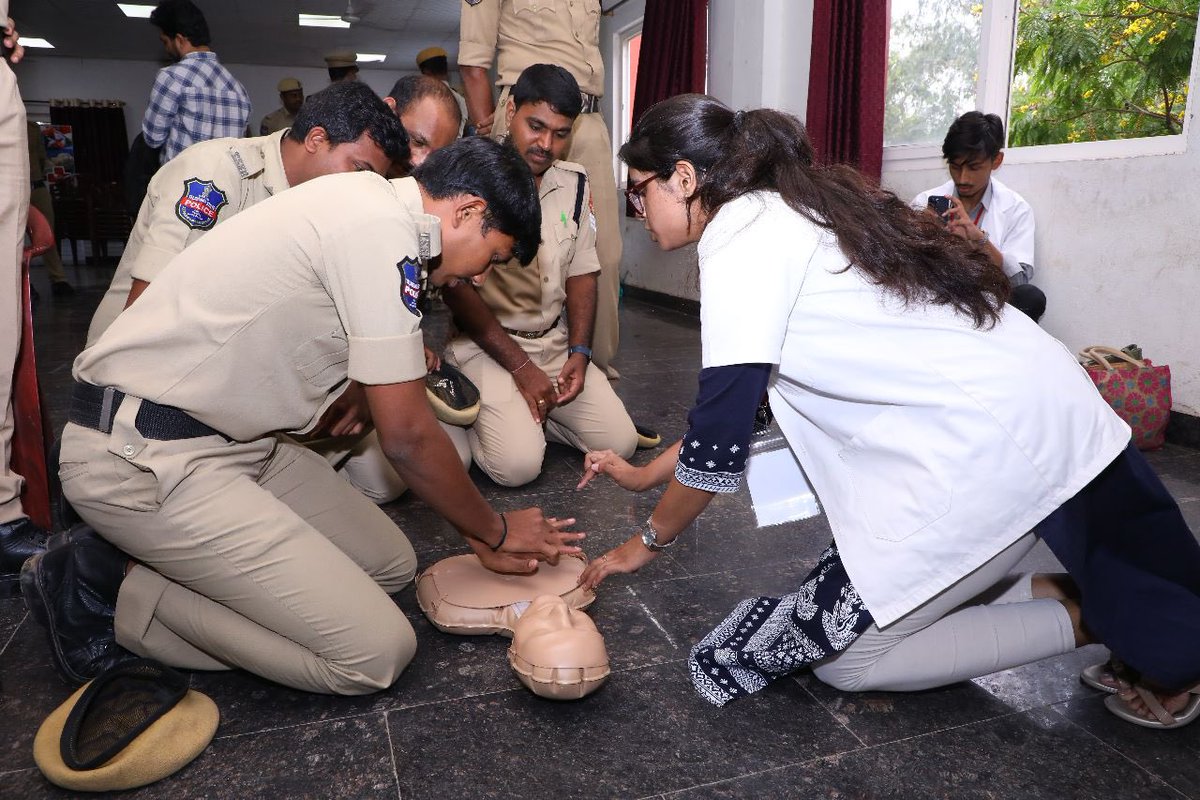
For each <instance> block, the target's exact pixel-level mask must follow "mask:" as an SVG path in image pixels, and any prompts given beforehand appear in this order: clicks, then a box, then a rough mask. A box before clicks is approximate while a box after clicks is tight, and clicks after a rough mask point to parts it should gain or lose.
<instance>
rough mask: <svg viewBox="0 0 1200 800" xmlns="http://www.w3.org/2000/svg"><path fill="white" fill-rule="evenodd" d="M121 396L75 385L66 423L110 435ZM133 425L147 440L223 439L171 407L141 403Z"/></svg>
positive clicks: (116, 391)
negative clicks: (209, 437)
mask: <svg viewBox="0 0 1200 800" xmlns="http://www.w3.org/2000/svg"><path fill="white" fill-rule="evenodd" d="M124 399H125V393H124V392H122V391H121V390H120V389H114V388H113V387H111V386H109V387H104V386H92V385H91V384H90V383H76V384H75V388H74V390H73V391H72V392H71V410H70V412H69V413H68V414H67V419H68V420H69V421H71V422H74V423H75V424H76V425H82V426H83V427H85V428H91V429H92V430H94V431H100V432H101V433H112V426H113V417H115V416H116V415H117V409H118V408H120V407H121V401H122V400H124ZM133 425H134V427H136V428H137V429H138V433H140V434H142V436H145V437H146V438H147V439H155V440H157V441H160V442H170V441H174V440H176V439H196V438H198V437H200V436H224V434H222V433H221V432H220V431H218V430H215V429H213V428H210V427H208V426H207V425H205V424H204V423H203V422H201V421H200V420H198V419H196V418H195V417H193V416H192V415H191V414H188V413H187V412H186V411H181V410H179V409H178V408H173V407H171V406H161V405H159V404H158V403H152V402H150V401H149V400H143V401H142V405H141V406H140V407H139V408H138V412H137V416H136V417H135V418H134V420H133ZM226 438H227V437H226Z"/></svg>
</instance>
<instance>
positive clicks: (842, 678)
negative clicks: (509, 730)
mask: <svg viewBox="0 0 1200 800" xmlns="http://www.w3.org/2000/svg"><path fill="white" fill-rule="evenodd" d="M621 157H622V159H623V160H624V161H625V162H626V163H627V164H628V165H629V168H630V179H631V183H632V188H631V189H630V190H629V192H628V196H629V199H630V201H631V203H633V205H634V207H635V208H636V209H637V210H638V211H639V212H640V213H641V214H642V215H643V216H644V217H645V221H646V227H647V229H648V230H649V232H650V235H651V237H652V238H653V239H655V241H657V242H658V244H659V246H660V247H661V248H662V249H664V250H673V249H676V248H679V247H683V246H684V245H687V244H691V243H696V244H697V245H698V254H699V262H700V289H701V339H702V344H703V364H702V366H703V369H702V371H701V374H700V389H699V395H698V399H697V403H696V406H695V407H694V408H693V410H692V412H691V413H690V415H689V420H688V421H689V429H688V433H687V434H686V435H685V436H684V438H683V439H682V440H681V442H680V445H679V447H677V448H671V449H670V451H669V452H668V453H667V454H664V456H661V457H660V458H659V459H657V460H656V461H655V462H654V463H652V464H651V465H649V466H648V467H646V468H643V469H641V470H637V469H634V468H632V467H629V465H627V464H625V463H624V462H621V461H619V460H618V459H614V458H613V457H612V456H611V455H608V454H598V453H593V454H589V455H588V456H587V459H588V460H587V461H586V462H585V466H586V467H587V468H588V470H590V474H595V473H598V472H605V473H609V474H611V475H612V476H613V477H614V478H616V479H617V480H618V482H620V483H623V485H628V486H630V487H635V486H636V487H637V488H641V487H644V486H646V485H649V484H652V483H658V482H665V483H667V484H668V486H667V489H666V492H665V493H664V495H663V497H662V500H661V501H660V502H659V504H658V506H657V507H656V508H655V510H654V512H653V514H652V515H651V516H650V518H649V519H648V520H647V521H646V523H645V524H644V525H643V526H642V528H641V529H640V530H639V531H637V532H636V533H635V534H634V535H633V536H632V537H631V538H630V539H629V540H628V541H627V542H625V543H624V544H622V545H620V546H619V547H617V548H615V549H613V550H612V551H610V552H609V553H607V554H605V555H604V556H602V557H601V558H600V559H598V560H596V561H594V562H593V563H592V564H591V565H590V566H589V568H588V570H587V571H586V572H585V573H584V575H583V578H582V580H583V582H584V583H586V584H587V585H590V586H594V585H596V584H598V583H599V582H600V581H602V580H604V579H605V578H606V577H607V576H608V575H610V574H613V573H614V572H630V571H633V570H636V569H638V568H640V567H642V566H645V565H646V564H647V563H649V562H650V561H651V560H652V559H653V558H654V557H655V556H656V555H657V554H658V552H659V551H660V550H661V549H662V548H664V547H669V546H670V544H671V543H672V542H673V540H674V539H675V537H677V536H678V535H679V534H680V533H681V532H682V531H683V530H684V528H686V527H687V526H688V525H689V524H690V523H691V522H692V520H693V519H695V518H696V516H697V515H699V514H700V512H701V511H702V510H703V509H704V508H705V506H706V505H707V504H708V502H709V500H710V499H711V497H712V495H713V494H714V493H716V492H723V491H734V490H736V489H737V487H738V485H739V483H740V478H741V473H742V471H743V470H744V467H745V458H746V454H747V451H748V445H749V439H750V431H751V427H752V424H753V419H754V412H755V409H756V408H757V406H758V402H759V400H760V399H761V397H762V394H763V392H764V390H767V389H768V388H769V395H770V401H771V407H772V409H773V411H774V413H775V416H776V418H777V420H778V422H779V425H780V427H781V429H782V430H783V433H784V435H785V437H786V439H787V441H788V444H789V445H790V447H791V448H792V450H793V452H794V453H795V454H796V456H797V458H798V459H799V461H800V463H801V464H802V465H803V467H804V469H805V472H806V474H807V476H808V478H809V480H810V482H811V483H812V486H813V489H814V490H815V492H816V494H817V496H818V498H819V499H820V501H821V504H822V506H823V508H824V510H825V513H826V515H827V517H828V519H829V523H830V526H831V528H832V530H833V535H834V545H833V546H831V547H830V549H829V550H828V551H827V552H826V553H825V555H824V556H823V557H822V559H821V562H820V563H819V564H818V566H817V568H816V569H815V570H814V571H813V574H812V575H811V576H810V580H808V581H806V582H805V584H804V585H803V586H802V587H801V588H800V590H799V591H798V592H797V593H795V594H793V595H789V596H787V597H785V598H754V599H752V600H748V601H746V602H745V603H743V604H742V605H741V606H739V607H738V609H737V610H736V611H735V612H734V614H732V615H731V616H730V617H729V619H727V620H726V621H725V622H724V623H723V624H722V625H721V626H720V627H718V628H717V629H716V630H714V631H713V633H712V634H710V635H709V636H708V637H706V638H705V640H704V641H702V642H701V643H700V644H699V645H697V647H696V648H695V650H694V651H693V658H692V664H691V666H692V677H693V681H694V683H695V684H696V687H697V689H698V690H699V691H700V693H701V694H702V695H703V696H705V697H706V698H707V699H709V700H710V701H712V702H714V703H718V704H723V703H724V702H728V700H730V699H733V698H735V697H738V696H741V695H742V694H745V693H749V692H752V691H755V690H757V689H758V688H761V687H762V686H763V685H765V684H766V683H767V682H768V681H769V680H771V679H772V678H774V677H778V675H780V674H784V673H786V672H787V671H790V670H791V669H795V668H797V667H799V666H803V665H807V664H811V665H813V671H814V673H815V674H816V675H817V677H818V678H820V679H821V680H823V681H826V682H827V683H830V684H831V685H834V686H837V687H838V688H842V689H846V690H867V689H882V690H899V691H903V690H917V689H924V688H929V687H932V686H939V685H944V684H947V683H951V682H954V681H959V680H963V679H967V678H971V677H975V676H977V675H981V674H986V673H989V672H993V671H996V670H1000V669H1006V668H1009V667H1012V666H1015V665H1017V664H1022V663H1026V662H1029V661H1033V660H1036V659H1039V658H1044V657H1047V656H1051V655H1056V654H1059V653H1063V652H1066V651H1068V650H1070V649H1072V648H1074V647H1076V646H1078V645H1081V644H1086V643H1088V642H1091V641H1094V640H1095V641H1102V642H1104V643H1105V644H1107V645H1108V646H1109V647H1110V649H1112V650H1113V652H1114V654H1115V655H1117V656H1118V657H1120V658H1121V659H1122V660H1123V661H1124V662H1125V663H1127V664H1129V665H1131V666H1132V667H1134V668H1136V669H1139V670H1140V671H1141V672H1142V674H1143V675H1144V676H1145V679H1144V684H1145V686H1144V687H1143V686H1140V685H1139V687H1138V688H1139V689H1141V690H1142V693H1141V694H1135V693H1134V691H1133V690H1132V689H1131V690H1130V691H1129V692H1127V693H1126V694H1125V695H1123V696H1121V697H1114V698H1111V701H1110V708H1112V709H1113V710H1114V711H1115V712H1117V713H1122V714H1123V715H1125V716H1126V717H1127V718H1130V719H1132V720H1135V721H1140V722H1142V723H1144V724H1147V725H1152V726H1163V725H1166V726H1174V725H1177V724H1181V723H1184V724H1185V723H1186V722H1189V721H1191V720H1192V719H1194V718H1195V717H1197V716H1200V695H1195V694H1192V693H1191V691H1190V687H1192V686H1193V685H1194V684H1196V682H1197V681H1200V627H1198V626H1200V546H1198V545H1197V543H1196V541H1195V539H1194V537H1193V536H1192V535H1191V533H1190V531H1189V530H1188V529H1187V526H1186V525H1185V524H1184V522H1183V520H1182V517H1181V516H1180V515H1179V512H1178V508H1177V507H1176V506H1175V505H1174V501H1173V500H1171V499H1170V496H1169V495H1168V494H1167V493H1166V491H1165V490H1163V489H1162V486H1161V484H1160V483H1159V482H1158V480H1157V478H1156V477H1155V476H1154V474H1153V472H1152V471H1151V470H1150V469H1149V467H1147V466H1146V464H1145V461H1144V460H1143V459H1142V458H1141V456H1140V454H1139V453H1138V452H1137V451H1136V450H1135V449H1133V448H1132V447H1131V446H1129V439H1130V433H1129V429H1128V427H1127V426H1126V425H1125V423H1124V422H1122V421H1121V420H1120V419H1119V418H1118V417H1117V416H1116V414H1114V413H1113V412H1112V410H1111V409H1110V408H1109V407H1108V406H1107V405H1106V404H1105V403H1104V401H1103V400H1102V399H1101V398H1100V396H1099V394H1098V393H1097V392H1096V390H1095V387H1094V386H1093V385H1092V383H1091V382H1090V380H1089V379H1088V377H1087V375H1086V373H1085V372H1084V371H1083V370H1082V369H1081V368H1080V367H1079V365H1078V364H1077V363H1076V362H1075V359H1074V357H1073V356H1072V354H1071V353H1070V352H1068V351H1067V350H1066V349H1065V348H1064V347H1063V346H1062V345H1061V344H1060V343H1059V342H1058V341H1057V340H1055V339H1053V338H1052V337H1050V336H1049V335H1047V334H1046V333H1045V332H1043V331H1042V330H1041V329H1040V328H1039V327H1038V326H1037V325H1036V324H1034V323H1033V322H1031V321H1030V320H1029V319H1028V318H1027V317H1025V316H1024V315H1023V314H1020V313H1018V312H1014V311H1012V310H1010V309H1009V308H1008V307H1006V306H1005V305H1004V301H1005V299H1006V297H1007V291H1008V284H1007V281H1006V279H1005V277H1004V275H1002V274H1001V273H1000V272H999V271H998V270H995V269H994V268H993V267H992V266H991V265H990V263H989V262H988V260H987V258H986V257H985V256H984V255H983V254H982V253H981V252H979V251H977V250H976V249H975V246H974V245H972V244H971V243H968V242H965V241H963V240H962V239H959V238H957V237H954V236H951V235H949V234H946V233H945V232H944V231H943V230H941V228H940V225H939V223H938V221H937V220H936V219H934V218H932V217H931V216H929V215H924V214H920V213H918V212H914V211H912V210H911V209H909V208H908V206H907V205H906V204H904V203H903V202H901V201H900V200H899V199H897V198H896V197H895V196H893V195H891V194H890V193H887V192H883V191H880V190H879V189H877V188H875V187H873V186H869V185H868V184H866V183H865V182H864V181H863V179H862V178H861V176H859V175H858V174H857V173H856V172H855V171H853V170H851V169H849V168H846V167H823V166H819V165H814V161H813V153H812V148H811V145H810V143H809V141H808V139H807V136H806V134H805V132H804V129H803V126H802V125H801V124H800V122H799V121H798V120H797V119H795V118H794V117H792V116H790V115H787V114H783V113H781V112H777V111H772V110H769V109H760V110H755V111H750V112H742V111H739V112H736V113H735V112H733V111H731V110H730V109H728V108H726V107H725V106H724V105H722V104H721V103H720V102H719V101H717V100H715V99H713V98H711V97H706V96H702V95H683V96H679V97H675V98H672V99H670V100H667V101H664V102H663V103H660V104H658V105H656V106H654V107H653V108H652V109H650V110H649V111H647V112H646V114H645V115H644V116H643V117H642V118H641V119H640V120H639V121H638V123H637V125H636V126H635V127H634V130H633V133H632V135H631V137H630V140H629V142H627V143H626V144H625V145H624V146H623V147H622V148H621ZM1038 536H1041V537H1042V538H1043V539H1045V540H1046V541H1047V543H1048V544H1049V545H1050V546H1051V548H1052V549H1053V550H1054V552H1055V553H1056V555H1057V556H1058V557H1059V559H1060V560H1061V561H1063V563H1064V565H1065V566H1066V567H1067V569H1068V572H1069V573H1070V574H1071V578H1072V579H1074V580H1070V579H1066V578H1065V576H1058V577H1055V576H1038V577H1037V578H1035V579H1032V580H1031V579H1030V578H1029V576H1025V577H1023V578H1021V577H1017V578H1013V577H1010V576H1009V573H1010V571H1011V570H1012V569H1013V567H1014V566H1015V565H1016V564H1017V562H1019V561H1020V560H1021V558H1022V556H1023V555H1024V554H1025V553H1027V552H1028V551H1029V549H1030V548H1031V547H1032V546H1033V545H1034V543H1035V541H1036V538H1037V537H1038ZM1134 587H1136V595H1137V596H1138V597H1139V598H1142V599H1141V600H1139V601H1138V602H1135V603H1131V602H1130V601H1129V597H1130V594H1129V593H1127V592H1126V591H1124V590H1125V589H1129V590H1131V591H1132V590H1133V588H1134ZM984 598H986V600H985V599H984ZM1139 603H1141V605H1139ZM1149 603H1167V604H1170V605H1171V606H1172V611H1171V613H1169V614H1164V613H1163V610H1162V608H1160V607H1158V606H1157V605H1156V606H1153V607H1152V606H1151V605H1148V604H1149ZM1139 609H1140V611H1141V612H1142V613H1141V614H1140V615H1136V616H1131V612H1136V611H1138V610H1139ZM1151 611H1153V612H1154V613H1150V612H1151ZM1147 618H1154V619H1147ZM1164 618H1165V619H1169V620H1170V623H1164V622H1160V621H1161V620H1163V619H1164ZM1081 620H1082V621H1081ZM1084 622H1086V626H1085V625H1084V624H1083V623H1084ZM1180 624H1182V625H1184V627H1182V628H1180V627H1171V625H1176V626H1178V625H1180ZM1148 628H1153V633H1151V631H1150V630H1148ZM1093 636H1094V637H1095V638H1094V639H1093V638H1092V637H1093ZM1184 638H1190V639H1191V643H1189V644H1187V645H1184V644H1183V639H1184ZM1165 641H1170V642H1171V643H1172V644H1171V647H1168V648H1164V647H1163V646H1162V643H1163V642H1165ZM1177 643H1178V645H1179V646H1176V645H1177ZM1168 651H1169V652H1168ZM1146 687H1150V688H1151V689H1153V690H1154V691H1149V690H1148V689H1147V688H1146ZM1159 702H1161V703H1162V704H1164V705H1165V706H1166V708H1165V709H1159V712H1160V713H1159V714H1158V716H1156V715H1155V713H1154V710H1153V709H1152V708H1151V706H1153V705H1154V704H1155V703H1159Z"/></svg>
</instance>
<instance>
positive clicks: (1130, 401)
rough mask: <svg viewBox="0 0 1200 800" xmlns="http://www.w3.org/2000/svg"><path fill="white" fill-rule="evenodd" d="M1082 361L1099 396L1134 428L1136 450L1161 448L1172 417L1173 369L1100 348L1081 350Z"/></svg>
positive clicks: (1115, 350)
mask: <svg viewBox="0 0 1200 800" xmlns="http://www.w3.org/2000/svg"><path fill="white" fill-rule="evenodd" d="M1079 362H1080V363H1081V364H1083V367H1084V369H1086V370H1087V373H1088V375H1090V376H1091V378H1092V381H1093V382H1094V383H1095V384H1096V388H1097V389H1099V390H1100V396H1101V397H1103V398H1104V399H1105V400H1106V401H1107V402H1108V404H1109V405H1110V406H1112V407H1113V410H1114V411H1116V412H1117V414H1118V416H1120V417H1121V419H1123V420H1125V422H1127V423H1128V424H1129V427H1131V428H1133V443H1134V444H1135V445H1137V448H1138V449H1139V450H1156V449H1158V448H1160V447H1162V446H1163V442H1164V441H1166V432H1167V421H1168V420H1169V419H1170V416H1171V368H1170V367H1168V366H1166V365H1160V366H1155V365H1154V364H1153V363H1151V361H1150V359H1148V358H1147V359H1138V358H1134V357H1133V356H1131V355H1129V354H1128V353H1125V352H1122V351H1121V350H1117V349H1116V348H1113V347H1103V346H1101V345H1093V346H1091V347H1085V348H1084V349H1083V350H1081V351H1080V352H1079Z"/></svg>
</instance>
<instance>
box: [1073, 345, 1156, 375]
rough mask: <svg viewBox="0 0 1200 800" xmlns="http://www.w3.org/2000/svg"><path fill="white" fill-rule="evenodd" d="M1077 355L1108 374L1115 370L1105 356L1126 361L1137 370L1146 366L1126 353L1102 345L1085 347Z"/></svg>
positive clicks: (1143, 362)
mask: <svg viewBox="0 0 1200 800" xmlns="http://www.w3.org/2000/svg"><path fill="white" fill-rule="evenodd" d="M1079 355H1081V356H1083V357H1084V358H1086V359H1090V360H1092V361H1095V362H1096V363H1097V364H1099V365H1100V366H1102V367H1104V368H1105V369H1106V370H1108V371H1110V372H1111V371H1112V370H1114V369H1116V367H1115V366H1113V364H1112V363H1111V362H1110V361H1109V360H1108V359H1107V358H1105V356H1116V357H1117V358H1119V359H1121V360H1122V361H1126V362H1128V363H1130V364H1132V365H1133V366H1135V367H1138V368H1144V367H1145V366H1146V362H1145V361H1140V360H1138V359H1136V358H1134V357H1133V356H1131V355H1129V354H1128V353H1126V352H1124V351H1122V350H1118V349H1117V348H1115V347H1105V346H1104V345H1102V344H1093V345H1089V346H1088V347H1085V348H1083V349H1082V350H1080V351H1079Z"/></svg>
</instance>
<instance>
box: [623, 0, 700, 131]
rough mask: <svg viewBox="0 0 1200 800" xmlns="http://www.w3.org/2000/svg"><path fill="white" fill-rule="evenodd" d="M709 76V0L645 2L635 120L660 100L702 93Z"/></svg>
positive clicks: (634, 95) (658, 0)
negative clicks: (689, 93) (678, 95)
mask: <svg viewBox="0 0 1200 800" xmlns="http://www.w3.org/2000/svg"><path fill="white" fill-rule="evenodd" d="M707 74H708V0H646V13H645V15H644V16H643V17H642V52H641V56H640V59H639V63H638V75H637V86H636V87H635V88H634V93H633V121H634V123H635V124H636V123H637V121H638V117H640V116H641V115H642V114H643V113H644V112H645V111H646V109H648V108H649V107H650V106H652V105H654V104H655V103H657V102H658V101H659V100H666V99H667V98H668V97H674V96H675V95H677V94H686V93H688V92H703V91H704V80H705V77H706V76H707Z"/></svg>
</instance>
